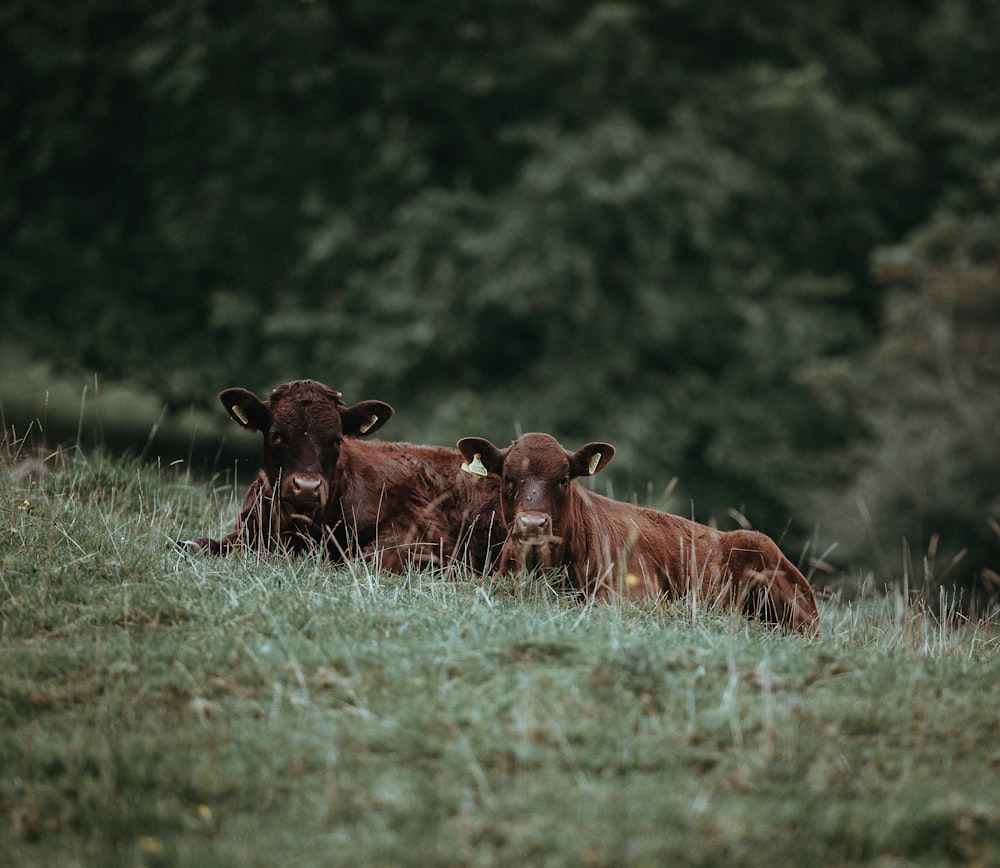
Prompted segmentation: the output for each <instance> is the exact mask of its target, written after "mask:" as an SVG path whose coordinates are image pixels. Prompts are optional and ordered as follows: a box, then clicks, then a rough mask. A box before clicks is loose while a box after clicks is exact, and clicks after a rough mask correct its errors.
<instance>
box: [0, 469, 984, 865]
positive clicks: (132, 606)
mask: <svg viewBox="0 0 1000 868" xmlns="http://www.w3.org/2000/svg"><path fill="white" fill-rule="evenodd" d="M46 467H47V468H48V473H46V474H44V475H40V471H38V470H36V472H35V474H34V475H33V476H26V477H24V478H23V479H21V480H20V481H18V482H14V481H13V480H11V478H10V476H9V474H8V473H7V472H6V471H7V470H8V469H9V468H10V462H9V461H7V460H4V458H3V457H0V470H3V471H4V472H3V473H0V521H2V527H0V529H2V531H3V533H2V535H0V590H2V593H3V605H2V606H0V816H2V817H3V819H4V821H3V822H2V823H0V852H2V853H3V854H4V864H5V865H10V866H29V865H95V866H97V865H100V866H107V865H122V866H135V865H141V866H169V865H179V866H180V865H199V866H200V865H206V866H214V865H218V866H228V865H232V866H237V865H238V866H258V865H259V866H265V865H268V866H269V865H274V864H282V865H293V866H299V865H351V866H356V865H362V866H366V865H521V864H531V865H584V864H590V865H667V864H670V865H673V864H683V865H719V864H739V865H748V866H754V865H761V866H765V865H767V866H773V865H802V864H810V865H812V864H815V865H832V864H869V863H872V862H878V864H882V863H883V862H884V863H886V864H888V863H890V862H895V861H905V862H906V863H907V864H911V865H928V866H930V865H934V866H941V865H969V864H995V863H996V862H997V860H998V859H1000V796H998V791H997V787H996V765H997V762H998V753H997V745H996V733H995V725H994V724H995V721H996V707H997V701H998V698H1000V684H998V682H997V678H996V668H997V662H998V659H1000V644H998V639H997V637H996V632H997V623H996V620H995V619H994V620H993V621H991V622H987V621H984V622H979V623H969V622H968V621H966V620H965V619H962V618H957V617H952V616H951V613H950V612H946V613H945V614H944V615H943V616H942V617H940V618H939V617H936V616H934V615H932V614H929V613H928V611H927V610H926V608H925V607H923V606H919V605H912V604H909V603H907V602H906V601H905V600H904V599H903V598H902V596H901V595H898V594H894V595H891V596H888V597H886V596H883V595H881V594H879V595H877V596H875V597H873V598H870V599H868V600H865V601H861V602H857V603H852V604H844V603H842V602H839V601H834V600H826V601H824V602H823V603H822V605H821V616H822V619H823V623H822V628H821V633H820V636H819V637H818V638H817V639H816V640H815V641H811V640H806V639H804V638H802V637H800V636H797V635H796V636H787V635H780V634H774V633H771V632H768V631H766V630H764V629H762V628H760V627H759V626H755V625H752V624H750V623H748V622H746V621H744V619H742V618H741V617H740V616H727V615H725V614H720V613H715V614H710V613H706V612H705V611H703V610H699V609H698V608H697V607H696V606H692V605H691V601H689V600H681V601H676V602H674V603H672V604H670V605H662V606H657V605H654V604H651V603H646V604H641V605H614V604H606V605H597V606H593V607H589V608H581V607H580V606H579V605H578V604H577V603H576V602H575V601H574V600H572V599H570V598H568V597H565V596H560V595H557V594H554V593H553V592H552V591H551V590H550V589H548V588H546V587H545V586H544V584H542V583H540V582H539V581H537V580H534V581H531V582H523V581H518V580H514V579H511V580H494V579H474V580H469V581H454V582H447V581H444V580H442V579H440V578H437V577H435V576H434V575H432V574H411V575H407V576H388V575H380V574H375V573H372V572H370V571H369V570H368V569H367V568H366V567H365V566H364V565H363V564H349V565H346V566H341V567H339V568H332V567H330V566H329V565H328V564H326V563H322V562H318V561H316V560H315V559H312V558H309V557H301V558H298V559H292V560H285V559H281V558H276V557H263V558H256V557H247V558H239V557H234V558H231V559H227V560H217V559H198V558H190V557H189V556H187V555H184V554H182V553H180V552H178V551H176V550H174V549H173V548H172V546H171V545H170V540H171V538H173V537H175V536H183V535H191V534H193V533H194V532H196V531H198V530H202V529H204V528H205V527H206V526H211V525H213V524H215V523H217V522H219V521H221V520H223V517H228V515H229V513H230V512H231V510H232V509H233V505H232V504H231V503H229V502H228V500H227V499H226V498H225V497H223V498H222V499H217V498H216V497H215V496H214V494H213V493H212V492H211V491H209V490H208V489H207V488H206V487H205V486H204V485H202V484H200V483H193V482H191V481H190V480H189V479H188V478H187V477H186V476H185V474H184V473H183V472H182V471H178V470H177V469H176V468H172V469H159V470H158V469H155V468H150V467H149V466H148V465H142V464H141V463H139V462H137V461H135V460H130V461H122V460H117V459H109V458H107V457H105V456H102V455H99V454H98V455H93V456H91V457H89V458H88V459H83V458H81V457H80V456H79V455H73V456H63V457H62V458H57V459H52V460H50V461H49V462H48V463H47V465H46ZM948 608H949V607H948V606H946V607H945V609H946V610H947V609H948Z"/></svg>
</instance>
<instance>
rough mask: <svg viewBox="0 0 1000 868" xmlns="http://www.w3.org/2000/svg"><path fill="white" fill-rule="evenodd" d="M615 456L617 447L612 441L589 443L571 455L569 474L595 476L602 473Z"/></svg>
mask: <svg viewBox="0 0 1000 868" xmlns="http://www.w3.org/2000/svg"><path fill="white" fill-rule="evenodd" d="M614 457H615V447H614V446H612V445H611V444H610V443H588V444H587V445H586V446H581V447H580V448H579V449H577V450H576V452H574V453H573V454H572V455H570V456H569V475H570V476H572V477H577V476H593V475H594V474H595V473H600V472H601V471H602V470H603V469H604V468H605V467H607V466H608V462H609V461H611V459H612V458H614Z"/></svg>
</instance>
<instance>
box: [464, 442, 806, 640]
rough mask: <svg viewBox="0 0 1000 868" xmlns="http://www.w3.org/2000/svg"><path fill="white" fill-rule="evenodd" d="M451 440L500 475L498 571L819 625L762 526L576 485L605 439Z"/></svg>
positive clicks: (594, 466)
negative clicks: (702, 518)
mask: <svg viewBox="0 0 1000 868" xmlns="http://www.w3.org/2000/svg"><path fill="white" fill-rule="evenodd" d="M459 448H460V450H461V451H462V453H463V455H464V456H465V458H466V460H467V461H469V462H472V461H477V460H478V461H479V463H480V464H481V465H482V466H483V467H484V468H485V469H486V470H487V471H488V472H489V473H490V476H494V475H496V476H499V477H500V478H501V479H502V483H501V504H502V518H503V521H504V525H505V527H506V528H507V529H508V531H509V535H508V538H507V541H506V543H505V545H504V547H503V551H502V554H501V560H500V567H499V568H500V570H501V572H507V573H510V572H516V571H518V570H521V569H529V570H530V569H536V568H560V567H562V568H565V570H566V575H567V578H568V581H569V582H570V584H571V586H572V587H573V588H574V589H576V590H577V591H579V592H581V593H583V594H584V595H586V596H587V597H595V598H604V597H608V596H610V595H613V594H619V595H622V596H624V597H627V598H630V599H635V598H639V597H645V596H650V595H652V596H660V597H664V598H674V597H679V596H682V595H688V594H693V595H697V598H698V599H701V600H703V601H705V603H706V604H708V605H712V606H720V605H721V606H734V607H737V608H740V609H742V610H743V611H744V612H746V613H747V614H748V615H749V616H751V617H754V618H758V619H760V620H763V621H767V622H770V623H774V624H779V625H781V626H784V627H790V628H792V629H795V630H799V631H801V632H807V633H812V632H815V630H816V629H817V628H818V624H819V612H818V610H817V607H816V601H815V598H814V596H813V592H812V588H811V587H810V585H809V582H808V581H807V580H806V578H805V577H804V576H803V575H802V573H801V572H799V570H798V569H797V568H796V567H795V565H794V564H792V563H791V561H789V560H788V558H786V557H785V556H784V555H783V554H782V553H781V550H780V549H779V548H778V546H777V545H776V544H775V543H774V541H773V540H771V539H770V538H769V537H767V536H765V535H764V534H762V533H757V532H754V531H742V530H739V531H728V532H723V531H718V530H715V529H713V528H710V527H707V526H705V525H702V524H698V523H697V522H694V521H690V520H688V519H685V518H681V517H680V516H676V515H670V514H668V513H664V512H659V511H657V510H654V509H647V508H643V507H638V506H634V505H632V504H628V503H622V502H620V501H616V500H612V499H610V498H607V497H604V496H602V495H600V494H596V493H595V492H592V491H588V490H587V489H585V488H583V487H581V486H579V485H577V484H576V483H575V482H574V481H573V480H574V479H575V478H576V477H578V476H585V475H593V474H594V473H597V472H598V471H599V470H601V469H602V468H603V467H604V466H605V465H606V464H607V463H608V461H610V459H611V456H612V455H613V454H614V447H612V446H611V445H610V444H606V443H591V444H587V446H584V447H582V448H581V449H579V450H577V452H576V453H570V452H567V451H566V450H565V449H563V448H562V446H560V445H559V443H558V442H557V441H556V440H555V439H554V438H552V437H550V436H549V435H547V434H526V435H524V436H523V437H522V438H520V439H519V440H517V441H515V442H514V443H513V444H512V445H511V446H510V447H508V448H507V449H505V450H499V449H497V448H496V447H495V446H493V444H492V443H490V442H489V441H488V440H483V439H481V438H465V439H464V440H462V441H460V443H459Z"/></svg>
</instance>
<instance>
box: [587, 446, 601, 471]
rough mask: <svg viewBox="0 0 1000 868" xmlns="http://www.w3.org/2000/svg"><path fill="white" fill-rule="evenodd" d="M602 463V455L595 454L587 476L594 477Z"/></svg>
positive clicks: (588, 467)
mask: <svg viewBox="0 0 1000 868" xmlns="http://www.w3.org/2000/svg"><path fill="white" fill-rule="evenodd" d="M600 463H601V453H600V452H595V453H594V454H593V455H592V456H591V459H590V464H589V465H588V466H587V474H588V475H589V476H593V475H594V474H595V473H596V472H597V465H598V464H600Z"/></svg>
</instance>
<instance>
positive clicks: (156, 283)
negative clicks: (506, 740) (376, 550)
mask: <svg viewBox="0 0 1000 868" xmlns="http://www.w3.org/2000/svg"><path fill="white" fill-rule="evenodd" d="M998 36H1000V5H998V4H997V3H996V2H993V0H936V2H930V0H923V2H903V0H892V2H887V3H881V4H871V3H862V2H858V0H830V2H828V3H824V4H822V5H820V6H816V5H815V4H802V3H800V2H792V0H776V2H768V3H755V4H744V5H742V6H740V5H739V4H736V5H734V4H732V3H722V2H712V0H709V2H705V0H697V2H695V0H661V2H642V3H629V2H576V0H574V2H566V0H532V2H530V3H528V2H521V0H508V2H502V3H501V2H487V3H471V4H470V3H458V2H438V3H422V4H421V3H400V2H379V0H364V2H352V0H344V2H337V3H327V2H320V0H316V2H299V0H295V2H292V0H282V2H269V3H262V2H247V3H214V2H207V0H183V2H182V0H167V2H161V3H153V4H143V3H128V4H122V3H119V2H112V0H80V2H77V3H73V4H65V3H53V2H39V0H31V2H27V0H10V2H8V3H6V4H5V5H4V9H3V11H2V12H0V74H2V79H3V81H4V82H5V86H4V88H3V89H2V91H0V125H2V126H0V160H2V165H3V166H4V172H3V174H2V176H0V227H2V229H0V231H2V237H3V245H4V253H3V256H2V257H0V291H2V293H3V300H4V310H5V312H6V315H7V318H8V320H9V323H10V324H9V325H8V327H7V329H5V335H4V340H3V343H4V347H3V353H2V358H3V362H4V364H3V368H4V370H3V373H2V377H0V390H2V391H0V399H2V401H3V403H4V406H5V412H6V413H7V414H8V415H10V414H12V413H13V414H14V415H16V412H15V411H17V412H21V413H22V414H23V413H27V414H28V416H31V415H32V414H36V413H40V412H41V411H40V410H36V409H34V405H33V404H32V402H38V401H39V400H41V396H39V395H38V393H37V389H36V388H35V387H34V386H31V391H30V392H29V391H26V390H28V388H29V385H30V384H32V383H34V382H35V381H34V380H32V379H31V378H30V377H28V378H26V377H25V376H24V374H23V372H24V371H25V370H35V371H37V370H40V369H44V370H45V371H46V372H49V373H50V374H51V376H52V377H53V378H54V379H55V380H58V381H59V382H65V381H73V378H74V377H77V378H79V377H80V376H88V377H89V376H91V374H92V372H99V373H100V376H101V377H102V378H104V381H105V382H107V383H116V384H120V385H122V386H128V387H129V388H131V389H133V390H134V391H135V393H136V394H140V395H142V396H143V400H144V401H149V402H151V404H152V406H153V407H154V410H153V411H152V413H151V415H152V418H154V419H156V418H158V416H157V412H158V411H157V409H155V408H159V407H166V408H167V421H166V422H165V423H164V425H165V427H164V430H168V429H169V422H170V420H171V419H173V420H174V422H175V425H176V424H178V423H177V420H178V419H179V418H180V415H179V414H181V413H182V411H183V412H190V410H191V408H192V407H193V408H194V409H195V413H196V415H198V416H199V418H211V419H219V421H220V422H221V408H217V407H215V406H213V401H214V395H215V393H216V392H217V391H218V390H219V389H221V388H223V387H226V386H230V385H244V386H248V387H251V388H254V389H256V390H258V391H260V392H266V391H267V390H268V389H269V388H270V387H272V386H274V385H276V384H277V383H279V382H282V381H283V380H286V379H289V378H292V377H300V376H312V377H315V378H317V379H321V380H323V381H324V382H327V383H328V384H330V385H332V386H334V387H336V388H339V389H340V390H341V391H343V392H344V394H345V396H346V398H347V399H348V400H349V401H355V400H359V399H361V398H380V399H382V400H386V401H389V402H390V403H392V404H393V405H394V406H395V407H396V408H397V411H398V416H397V418H396V419H394V420H393V421H392V422H391V424H390V426H389V427H387V428H386V430H385V432H384V433H385V436H387V437H391V436H395V437H399V438H403V439H410V440H416V441H426V442H437V443H453V442H454V441H455V440H457V439H458V437H460V436H463V435H468V434H481V435H484V436H487V437H490V438H491V439H493V440H494V441H495V442H503V441H504V439H505V438H506V439H509V438H511V437H513V436H515V435H516V433H517V432H518V431H519V430H547V431H550V432H552V433H554V434H556V435H557V436H558V437H559V438H560V439H562V440H563V441H565V442H572V441H579V442H584V441H585V440H591V439H603V440H610V441H612V442H614V443H615V444H616V445H617V446H618V448H619V455H618V457H617V458H616V460H615V462H614V463H613V464H612V465H611V467H610V468H609V470H608V476H609V478H610V479H611V480H612V482H613V484H614V493H615V494H616V495H617V496H619V497H630V496H632V495H633V493H635V494H636V496H638V497H639V498H640V499H643V500H652V501H653V502H654V503H657V504H658V505H662V506H666V507H668V508H670V509H672V510H674V511H677V512H682V513H685V514H689V515H690V514H693V515H694V516H695V517H697V518H699V519H701V520H715V521H718V522H719V524H720V525H723V526H731V525H732V523H733V521H734V520H735V519H734V518H733V515H734V514H736V513H738V514H741V515H742V516H743V517H745V518H746V519H747V520H749V521H750V522H751V523H752V524H753V525H755V526H757V527H760V528H762V529H764V530H766V531H768V532H770V533H772V534H774V535H776V536H779V537H781V536H783V535H784V538H785V542H786V544H788V545H801V543H802V541H803V540H805V539H807V538H810V537H812V538H813V539H814V543H815V546H816V548H814V554H818V553H820V551H821V550H823V549H824V548H825V546H826V545H827V543H829V542H833V541H837V542H838V543H839V546H838V548H837V549H836V550H834V552H833V554H832V555H831V559H833V560H835V561H837V562H838V563H839V564H841V565H845V566H856V567H857V568H858V569H862V568H867V567H875V568H877V569H878V570H879V571H881V572H880V575H882V574H883V573H884V574H885V578H888V576H889V574H894V575H898V569H899V565H898V561H899V557H900V553H901V552H902V551H903V550H904V546H905V548H906V550H907V551H909V553H910V559H911V562H912V563H911V567H912V569H913V570H914V571H915V572H917V571H919V570H918V568H919V567H920V564H921V562H922V560H923V559H924V557H925V555H929V556H931V560H932V561H933V563H932V564H931V566H934V567H935V568H937V569H938V571H939V572H940V571H941V570H942V569H943V568H944V566H945V565H946V564H948V563H949V561H951V560H952V559H953V558H954V557H955V556H956V555H957V554H959V553H960V552H962V551H963V550H965V551H966V554H965V555H964V556H963V557H962V558H961V559H960V561H959V563H957V564H956V565H955V566H954V567H951V568H950V569H951V573H949V577H950V578H956V579H961V580H962V581H963V582H973V583H975V584H976V585H977V586H978V587H980V588H982V589H988V588H989V587H990V586H991V583H992V582H993V579H994V578H996V580H997V582H1000V577H997V572H1000V535H998V531H1000V526H998V525H997V524H996V523H995V520H996V519H1000V484H998V477H1000V470H998V462H997V460H996V457H995V454H994V450H992V449H991V442H992V441H993V440H994V439H995V436H996V434H995V432H996V430H997V429H998V422H1000V385H998V383H1000V378H998V373H1000V371H998V367H1000V361H998V353H997V352H996V345H995V340H992V341H991V339H990V334H991V332H992V333H995V330H996V327H997V326H998V325H1000V283H998V269H1000V205H998V203H1000V89H998V88H997V87H996V82H997V81H1000V52H998V51H997V50H996V42H997V37H998ZM39 366H42V368H39ZM76 403H79V395H78V394H77V395H76V396H75V397H74V398H73V399H72V402H71V403H70V406H69V408H68V409H67V408H66V407H63V408H61V409H59V410H58V412H61V413H63V415H67V414H68V415H69V416H70V417H71V418H72V413H73V412H74V411H75V404H76ZM46 412H49V408H46ZM51 412H52V413H53V414H55V413H56V412H57V411H56V409H52V410H51ZM127 412H128V410H127V407H126V408H125V409H124V410H123V413H126V414H127ZM21 424H22V426H23V424H24V423H23V422H21ZM106 424H107V420H106ZM202 430H203V432H204V430H206V429H205V428H203V429H202ZM236 433H238V432H236ZM200 438H201V439H200V442H202V443H204V447H205V449H206V450H207V451H208V452H209V453H212V452H213V451H214V449H215V445H216V443H217V438H215V439H213V438H212V437H206V436H205V434H204V433H202V434H201V435H200ZM144 440H145V436H144V435H139V436H138V441H139V442H137V443H136V444H135V451H140V450H142V449H143V448H144ZM675 477H676V479H677V481H678V484H677V486H676V488H675V489H674V490H673V493H672V495H671V497H670V498H669V500H666V501H665V500H663V499H662V497H661V492H662V491H663V490H664V488H665V487H666V486H667V485H668V483H669V482H670V480H672V479H674V478H675ZM991 523H992V524H991ZM817 528H818V529H817ZM904 540H905V544H904ZM908 568H909V567H908ZM994 571H996V572H994ZM950 578H949V580H950Z"/></svg>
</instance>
